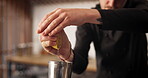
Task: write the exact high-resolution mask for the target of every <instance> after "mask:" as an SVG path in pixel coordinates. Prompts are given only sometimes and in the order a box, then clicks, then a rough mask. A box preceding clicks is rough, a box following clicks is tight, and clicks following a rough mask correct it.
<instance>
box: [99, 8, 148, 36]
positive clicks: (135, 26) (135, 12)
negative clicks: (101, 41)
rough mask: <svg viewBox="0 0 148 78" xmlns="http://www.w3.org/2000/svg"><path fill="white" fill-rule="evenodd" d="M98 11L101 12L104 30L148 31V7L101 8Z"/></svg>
mask: <svg viewBox="0 0 148 78" xmlns="http://www.w3.org/2000/svg"><path fill="white" fill-rule="evenodd" d="M98 11H99V12H100V14H101V19H102V22H103V24H102V29H104V30H121V31H129V32H143V33H147V32H148V8H142V7H140V8H139V7H138V8H122V9H116V10H101V9H99V10H98Z"/></svg>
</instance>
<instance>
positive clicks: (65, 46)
mask: <svg viewBox="0 0 148 78" xmlns="http://www.w3.org/2000/svg"><path fill="white" fill-rule="evenodd" d="M57 35H58V36H61V37H60V38H61V40H62V43H61V44H60V45H59V46H60V47H59V49H55V48H53V47H52V46H55V45H56V40H57V36H52V37H51V36H44V35H40V42H41V43H42V46H43V48H44V49H45V50H46V51H47V52H49V53H51V54H53V55H57V56H58V57H60V58H62V59H63V60H64V59H69V58H70V56H71V46H70V42H69V40H68V37H67V35H66V34H65V32H64V31H63V30H62V31H61V32H59V33H58V34H57Z"/></svg>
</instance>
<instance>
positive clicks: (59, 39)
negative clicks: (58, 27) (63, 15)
mask: <svg viewBox="0 0 148 78" xmlns="http://www.w3.org/2000/svg"><path fill="white" fill-rule="evenodd" d="M57 37H58V38H57V41H56V45H55V46H52V48H54V49H57V50H59V49H60V47H61V45H62V37H61V36H60V34H58V36H57Z"/></svg>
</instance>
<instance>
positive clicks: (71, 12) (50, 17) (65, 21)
mask: <svg viewBox="0 0 148 78" xmlns="http://www.w3.org/2000/svg"><path fill="white" fill-rule="evenodd" d="M98 18H100V13H99V12H98V11H97V10H96V9H60V8H59V9H56V10H54V11H52V12H51V13H49V14H47V15H46V16H45V17H44V18H43V19H42V21H41V22H40V23H39V28H38V30H37V32H38V33H42V34H43V35H47V34H49V35H50V36H53V35H55V34H57V33H58V32H60V31H61V30H62V29H63V28H65V27H66V26H70V25H77V26H78V25H81V24H84V23H94V24H100V22H99V21H97V20H96V19H98Z"/></svg>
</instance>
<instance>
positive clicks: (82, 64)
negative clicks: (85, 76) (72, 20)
mask: <svg viewBox="0 0 148 78" xmlns="http://www.w3.org/2000/svg"><path fill="white" fill-rule="evenodd" d="M91 41H92V34H91V29H90V26H89V24H84V25H82V26H79V27H78V28H77V31H76V44H75V48H74V51H73V52H74V60H73V72H74V73H78V74H80V73H82V72H83V71H85V69H86V68H87V65H88V52H89V49H90V43H91Z"/></svg>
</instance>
